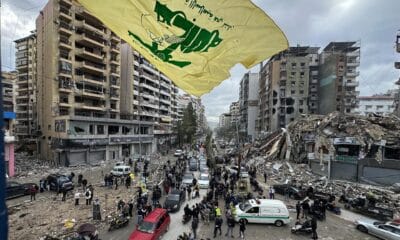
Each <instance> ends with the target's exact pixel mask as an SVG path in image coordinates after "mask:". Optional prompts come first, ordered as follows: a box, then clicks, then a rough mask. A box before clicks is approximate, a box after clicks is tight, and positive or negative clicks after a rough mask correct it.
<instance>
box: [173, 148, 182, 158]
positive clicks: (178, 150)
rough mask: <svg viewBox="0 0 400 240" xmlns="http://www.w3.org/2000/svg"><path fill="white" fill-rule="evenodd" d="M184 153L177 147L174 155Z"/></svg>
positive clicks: (177, 155)
mask: <svg viewBox="0 0 400 240" xmlns="http://www.w3.org/2000/svg"><path fill="white" fill-rule="evenodd" d="M182 154H183V151H182V150H181V149H176V150H175V152H174V156H175V157H179V156H180V155H182Z"/></svg>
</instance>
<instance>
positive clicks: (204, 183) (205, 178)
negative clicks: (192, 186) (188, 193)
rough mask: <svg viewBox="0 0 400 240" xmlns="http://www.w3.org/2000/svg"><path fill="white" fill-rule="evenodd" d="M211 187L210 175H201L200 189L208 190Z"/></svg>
mask: <svg viewBox="0 0 400 240" xmlns="http://www.w3.org/2000/svg"><path fill="white" fill-rule="evenodd" d="M209 186H210V177H209V175H208V173H201V174H200V178H199V187H200V188H205V189H208V187H209Z"/></svg>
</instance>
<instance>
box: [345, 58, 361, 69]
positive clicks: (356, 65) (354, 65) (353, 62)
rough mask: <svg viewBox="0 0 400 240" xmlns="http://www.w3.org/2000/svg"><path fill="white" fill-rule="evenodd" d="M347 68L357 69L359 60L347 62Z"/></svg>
mask: <svg viewBox="0 0 400 240" xmlns="http://www.w3.org/2000/svg"><path fill="white" fill-rule="evenodd" d="M347 66H349V67H358V66H360V60H358V59H355V60H350V61H347Z"/></svg>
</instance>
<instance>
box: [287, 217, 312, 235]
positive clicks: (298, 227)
mask: <svg viewBox="0 0 400 240" xmlns="http://www.w3.org/2000/svg"><path fill="white" fill-rule="evenodd" d="M291 232H292V233H294V234H297V233H307V234H309V233H312V228H311V220H306V221H305V222H304V223H301V222H300V221H297V222H296V223H295V224H294V226H293V227H292V229H291Z"/></svg>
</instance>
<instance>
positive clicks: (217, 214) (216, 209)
mask: <svg viewBox="0 0 400 240" xmlns="http://www.w3.org/2000/svg"><path fill="white" fill-rule="evenodd" d="M221 215H222V214H221V209H220V208H219V207H218V206H216V207H215V216H216V217H221Z"/></svg>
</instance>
